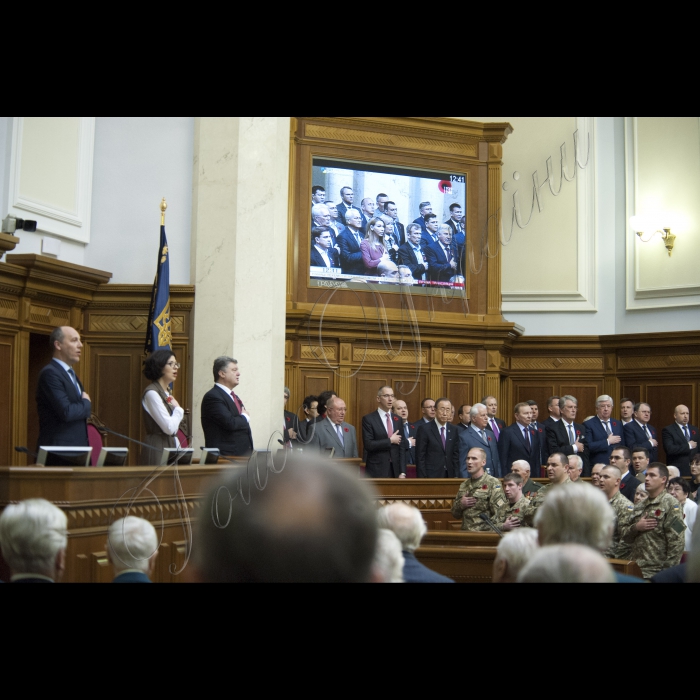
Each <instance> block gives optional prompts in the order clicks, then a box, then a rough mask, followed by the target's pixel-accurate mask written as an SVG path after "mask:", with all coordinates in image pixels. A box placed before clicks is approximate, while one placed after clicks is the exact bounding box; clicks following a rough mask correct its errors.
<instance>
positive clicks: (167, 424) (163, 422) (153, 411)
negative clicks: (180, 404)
mask: <svg viewBox="0 0 700 700" xmlns="http://www.w3.org/2000/svg"><path fill="white" fill-rule="evenodd" d="M142 405H143V408H144V410H145V411H146V413H148V415H149V416H150V417H151V418H153V420H154V421H155V422H156V423H157V424H158V427H159V428H160V429H161V430H162V431H163V432H164V433H165V434H166V435H171V436H172V437H174V438H175V441H176V442H177V447H180V442H179V441H178V440H177V431H178V430H179V429H180V423H182V419H183V418H184V417H185V411H184V410H183V409H182V408H176V409H175V410H174V411H173V415H172V416H171V415H170V413H169V412H168V409H167V408H166V407H165V406H164V404H163V399H161V398H160V396H159V395H158V394H157V393H156V392H155V391H149V392H148V393H147V394H146V395H145V396H144V397H143V402H142Z"/></svg>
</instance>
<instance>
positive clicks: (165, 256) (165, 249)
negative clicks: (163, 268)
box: [160, 245, 169, 265]
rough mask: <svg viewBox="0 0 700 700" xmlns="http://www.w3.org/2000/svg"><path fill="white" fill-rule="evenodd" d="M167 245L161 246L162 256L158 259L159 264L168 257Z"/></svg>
mask: <svg viewBox="0 0 700 700" xmlns="http://www.w3.org/2000/svg"><path fill="white" fill-rule="evenodd" d="M168 252H169V251H168V246H167V245H166V246H165V247H164V248H163V253H162V256H163V257H162V258H161V259H160V264H161V265H162V264H163V263H164V262H165V261H166V260H167V259H168Z"/></svg>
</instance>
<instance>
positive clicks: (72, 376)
mask: <svg viewBox="0 0 700 700" xmlns="http://www.w3.org/2000/svg"><path fill="white" fill-rule="evenodd" d="M68 376H69V377H70V380H71V381H72V382H73V386H74V387H75V390H76V391H77V392H78V396H82V395H83V394H82V392H81V391H80V384H78V378H77V377H76V376H75V372H74V371H73V369H72V368H71V369H69V370H68Z"/></svg>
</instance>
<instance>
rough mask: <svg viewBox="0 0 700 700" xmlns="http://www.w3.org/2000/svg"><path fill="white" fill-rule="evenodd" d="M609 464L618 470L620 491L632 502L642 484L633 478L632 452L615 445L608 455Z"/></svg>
mask: <svg viewBox="0 0 700 700" xmlns="http://www.w3.org/2000/svg"><path fill="white" fill-rule="evenodd" d="M595 464H603V462H595ZM595 464H594V466H595ZM610 464H611V465H612V466H613V467H617V468H618V469H619V470H620V475H621V479H620V493H621V494H622V495H623V496H624V497H625V498H626V499H627V500H628V501H630V502H631V503H634V497H635V496H636V495H637V489H638V488H639V487H640V486H641V485H642V482H641V481H639V480H638V479H635V477H634V474H633V473H632V453H631V452H630V450H629V448H628V447H619V446H618V447H616V448H615V449H614V450H613V451H612V454H611V455H610Z"/></svg>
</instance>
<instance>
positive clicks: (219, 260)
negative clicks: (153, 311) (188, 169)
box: [191, 117, 290, 450]
mask: <svg viewBox="0 0 700 700" xmlns="http://www.w3.org/2000/svg"><path fill="white" fill-rule="evenodd" d="M289 150H290V117H197V120H196V125H195V150H194V155H195V159H194V185H193V187H194V192H193V210H192V255H191V257H192V279H193V280H194V284H195V285H196V293H195V299H196V303H195V317H194V318H195V321H194V357H193V366H194V373H193V374H194V391H193V399H194V400H193V406H192V414H193V416H192V424H193V434H194V447H195V448H196V449H197V450H198V449H199V448H200V447H201V446H203V445H204V433H203V430H202V426H201V403H202V397H203V396H204V394H205V393H206V392H207V391H209V389H211V388H212V386H213V385H214V376H213V374H212V368H213V363H214V360H215V359H216V358H217V357H220V356H222V355H229V356H231V357H233V358H235V359H236V360H238V362H239V366H240V369H241V373H242V377H241V386H240V387H239V388H238V389H237V393H238V394H239V395H240V397H241V398H242V399H243V401H244V403H245V405H246V408H247V409H248V411H249V413H250V414H251V417H252V421H251V425H252V429H253V438H254V441H255V447H256V449H259V450H265V449H267V446H268V443H269V442H270V439H271V436H272V435H273V433H274V432H275V431H281V429H282V425H283V387H284V377H285V375H284V361H285V318H286V298H287V297H286V274H287V226H288V215H289ZM278 439H279V436H276V437H275V438H274V439H273V445H274V446H277V447H279V445H278V444H277V440H278ZM271 449H272V448H271Z"/></svg>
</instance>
